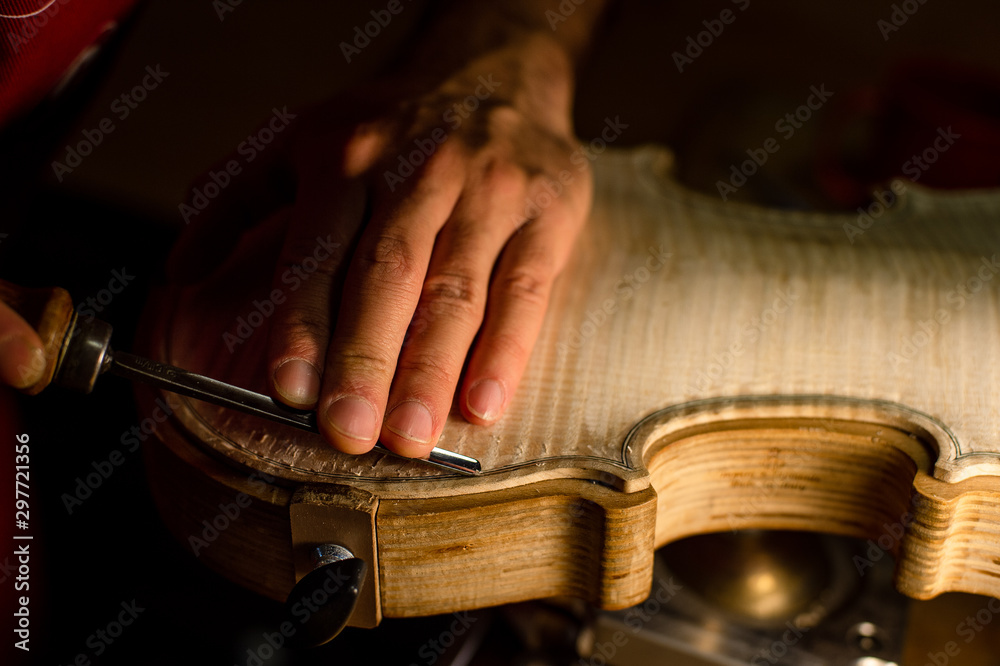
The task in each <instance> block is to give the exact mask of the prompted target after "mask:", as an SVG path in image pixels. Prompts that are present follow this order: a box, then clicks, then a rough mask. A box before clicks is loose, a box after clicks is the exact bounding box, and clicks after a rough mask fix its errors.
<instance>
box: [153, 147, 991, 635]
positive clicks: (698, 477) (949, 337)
mask: <svg viewBox="0 0 1000 666" xmlns="http://www.w3.org/2000/svg"><path fill="white" fill-rule="evenodd" d="M671 159H672V158H671V156H670V154H669V153H667V152H666V151H664V150H660V149H655V148H642V149H637V150H631V151H608V152H606V153H605V154H604V155H602V156H601V157H599V158H598V159H597V161H596V162H595V163H594V170H595V203H594V209H593V211H592V214H591V218H590V220H589V222H588V224H587V227H586V228H585V230H584V232H583V234H582V236H581V237H580V239H579V240H578V243H577V246H576V248H575V251H574V254H573V258H572V260H571V262H570V264H569V266H568V267H567V269H566V270H565V272H564V273H563V274H562V275H561V276H560V278H559V280H558V281H557V283H556V286H555V288H554V291H553V294H552V299H551V305H550V309H549V312H548V314H547V318H546V321H545V325H544V328H543V330H542V333H541V336H540V338H539V340H538V343H537V345H536V348H535V350H534V352H533V356H532V358H531V362H530V364H529V366H528V369H527V371H526V373H525V375H524V378H523V380H522V382H521V385H520V388H519V390H518V393H517V396H516V398H515V399H514V401H513V403H512V404H511V406H510V409H509V411H508V412H507V414H506V415H505V416H504V418H503V419H502V420H501V421H500V422H498V423H496V424H495V425H493V426H491V427H481V426H474V425H471V424H469V423H467V422H465V421H464V420H463V419H462V417H461V416H460V415H459V414H458V413H457V411H456V412H455V413H454V414H453V415H452V416H451V417H450V419H449V422H448V424H447V426H446V428H445V430H444V434H443V435H442V437H441V440H440V442H439V444H438V445H439V446H440V447H442V448H446V449H450V450H453V451H456V452H459V453H462V454H465V455H468V456H472V457H474V458H477V459H479V460H480V462H481V463H482V467H483V470H484V472H483V474H481V475H479V476H477V477H464V476H461V475H458V474H454V473H449V472H447V471H442V470H436V469H433V468H429V467H427V466H424V465H420V464H417V463H413V462H407V461H404V460H400V459H398V458H393V457H388V456H385V455H382V454H378V453H370V454H366V455H363V456H357V457H353V456H347V455H344V454H341V453H339V452H337V451H335V450H333V449H332V448H331V447H330V446H328V445H327V444H326V443H325V442H324V441H323V440H322V439H321V438H320V437H319V436H318V435H313V434H310V433H307V432H303V431H298V430H295V429H292V428H289V427H285V426H281V425H275V424H273V423H269V422H265V421H262V420H260V419H258V418H256V417H252V416H246V415H243V414H238V413H235V412H232V411H229V410H226V409H223V408H219V407H214V406H212V405H208V404H205V403H201V402H199V401H196V400H191V399H187V398H182V397H179V396H167V395H166V394H160V393H157V392H154V391H152V390H146V391H145V392H143V393H141V394H140V397H141V404H142V405H143V406H142V407H140V409H147V410H151V409H152V408H153V405H154V400H157V399H160V400H166V401H168V404H169V406H170V407H171V410H170V411H171V412H172V414H171V416H170V418H169V419H168V420H167V421H166V422H165V423H164V424H162V425H161V426H160V427H159V428H158V429H157V432H156V435H157V438H156V441H155V442H153V443H152V444H151V445H149V446H148V447H147V469H148V474H149V478H150V487H151V489H152V492H153V495H154V498H155V499H156V501H157V504H158V506H159V508H160V511H161V513H162V514H163V518H164V520H165V522H166V524H167V526H168V527H169V528H170V529H171V531H172V532H173V533H174V534H175V535H176V536H177V537H178V538H179V539H180V540H181V541H182V542H184V543H185V544H187V545H188V546H189V547H190V548H191V549H192V551H193V552H195V554H196V555H197V556H198V557H199V558H200V559H202V560H203V561H204V562H205V563H206V564H208V565H209V566H210V567H212V568H214V569H216V570H218V571H219V572H220V573H222V574H223V575H225V576H227V577H228V578H230V579H232V580H234V581H236V582H238V583H240V584H242V585H244V586H246V587H248V588H250V589H253V590H256V591H257V592H259V593H261V594H264V595H267V596H270V597H273V598H276V599H284V598H285V596H287V595H288V593H289V591H290V590H291V588H292V586H293V585H294V584H295V582H296V580H298V579H299V578H301V577H302V576H304V575H305V574H306V573H307V572H308V571H309V570H310V566H311V565H310V562H309V559H308V552H309V550H310V549H311V548H312V547H315V546H316V545H319V544H323V543H337V544H341V545H343V546H345V547H347V548H349V549H350V550H351V551H352V552H354V553H355V554H356V555H357V556H359V557H362V558H363V559H365V560H366V561H367V562H368V564H369V567H368V574H367V575H368V579H367V580H366V582H365V585H364V588H363V590H362V597H361V600H360V602H359V604H358V606H357V607H356V609H355V611H354V615H353V616H352V619H351V624H352V625H355V626H374V625H375V624H377V623H378V622H379V621H380V619H381V618H382V617H411V616H420V615H429V614H436V613H444V612H452V611H458V610H467V609H473V608H480V607H485V606H492V605H497V604H503V603H511V602H517V601H523V600H528V599H536V598H543V597H552V596H561V595H570V596H576V597H581V598H583V599H586V600H588V601H590V602H592V603H594V604H596V605H598V606H600V607H602V608H608V609H615V608H624V607H627V606H630V605H633V604H635V603H638V602H640V601H642V600H643V599H644V598H645V597H646V596H647V594H648V593H649V588H650V584H651V581H652V572H653V552H654V550H655V549H657V548H659V547H661V546H663V545H665V544H667V543H670V542H672V541H675V540H678V539H681V538H684V537H687V536H691V535H696V534H704V533H710V532H719V531H727V530H736V529H779V530H786V529H787V530H808V531H819V532H827V533H832V534H839V535H846V536H851V537H858V538H861V539H865V540H871V542H872V544H874V551H873V549H869V551H868V553H869V554H868V557H869V558H872V557H874V556H875V554H877V553H881V554H890V555H893V556H894V557H896V561H897V571H896V585H897V587H898V588H899V589H900V590H901V591H902V592H904V593H906V594H907V595H909V596H911V597H914V598H918V599H926V598H930V597H933V596H936V595H938V594H940V593H942V592H947V591H964V592H972V593H978V594H986V595H991V596H1000V564H998V563H1000V539H998V538H997V534H1000V478H998V476H1000V402H998V401H997V399H996V396H998V395H1000V373H998V372H997V371H996V368H997V367H1000V263H998V262H997V257H996V255H995V254H994V252H995V251H996V249H997V248H1000V227H998V225H997V224H996V219H997V217H998V213H1000V193H998V192H994V191H979V192H975V191H969V192H959V193H940V192H932V191H930V190H927V189H924V188H920V187H919V186H916V185H911V184H909V183H907V184H905V186H904V185H903V184H902V183H897V184H895V185H894V186H893V191H894V196H893V197H892V199H893V201H892V203H890V202H889V200H888V198H887V197H883V199H884V200H883V201H882V202H879V201H878V199H877V200H876V203H877V205H876V204H873V205H872V207H870V208H869V209H868V210H867V211H860V212H858V213H854V214H846V215H842V214H837V215H831V214H822V213H803V212H788V211H778V210H769V209H764V208H760V207H755V206H749V205H743V204H734V203H726V202H723V201H721V200H719V199H718V198H715V197H710V196H707V195H703V194H698V193H694V192H691V191H688V190H686V189H684V188H683V187H681V186H680V185H678V184H677V183H676V182H674V181H673V180H672V179H671V177H670V170H671V166H672V162H671ZM900 192H901V193H900ZM274 233H276V230H275V229H261V230H258V231H256V232H253V233H251V234H249V235H248V237H247V238H246V239H244V243H245V245H246V247H247V248H249V249H250V250H252V251H251V252H244V253H242V254H241V256H242V258H241V259H239V260H233V261H230V263H228V264H226V265H225V266H223V267H222V269H221V270H220V271H218V272H217V273H216V274H214V275H213V276H212V277H211V278H210V279H209V280H207V281H206V282H205V283H204V284H201V285H198V286H196V287H192V288H185V289H179V288H177V289H171V290H169V291H165V292H164V293H163V294H161V295H160V296H159V297H158V300H157V301H156V302H155V307H152V308H151V309H150V311H149V313H148V317H147V321H146V323H145V330H146V334H145V337H144V342H143V345H144V346H145V347H146V348H145V349H144V351H145V352H146V353H147V354H148V355H150V356H151V357H152V358H155V359H157V360H161V361H164V362H167V363H171V364H174V365H177V366H180V367H183V368H186V369H188V370H192V371H194V372H199V373H202V374H206V375H208V376H211V377H215V378H217V379H221V380H224V381H227V382H230V383H233V384H237V385H241V386H245V387H247V388H251V389H255V390H259V391H263V390H264V384H263V378H262V377H261V376H260V369H261V368H262V367H264V366H263V363H262V359H263V355H264V350H265V347H266V337H267V330H266V329H267V326H266V319H267V303H266V302H265V301H266V300H267V298H268V294H269V293H270V291H271V285H270V279H271V273H270V271H269V270H265V271H261V270H259V267H260V266H268V265H270V266H273V265H274V263H273V257H274V252H275V249H276V247H277V246H276V244H275V243H274V242H273V238H272V237H271V236H269V234H272V235H273V234H274ZM248 257H253V258H248ZM268 261H270V262H271V263H270V264H268V263H267V262H268ZM255 267H256V270H254V269H255ZM253 313H257V314H256V315H254V314H253ZM431 316H433V315H431ZM241 322H242V324H241ZM258 322H259V323H258ZM234 336H235V338H234ZM236 340H238V342H236ZM878 556H879V557H881V555H878ZM862 560H865V558H862ZM855 563H856V565H857V566H858V568H859V573H861V574H863V573H864V570H865V564H864V561H862V562H858V561H857V560H856V562H855ZM868 564H869V565H870V564H871V562H870V561H869V562H868Z"/></svg>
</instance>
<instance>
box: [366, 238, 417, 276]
mask: <svg viewBox="0 0 1000 666" xmlns="http://www.w3.org/2000/svg"><path fill="white" fill-rule="evenodd" d="M365 260H366V261H365V263H366V264H367V266H366V268H367V271H368V273H369V275H370V276H371V277H372V278H373V279H374V280H375V281H377V282H380V283H389V284H401V285H404V286H408V285H412V284H414V283H416V282H417V280H418V279H419V277H420V274H421V272H422V271H421V270H420V269H419V268H418V266H417V259H416V256H415V254H414V252H413V249H412V248H411V247H410V245H409V244H408V243H407V242H406V241H404V240H402V239H400V238H396V237H393V236H390V235H382V236H380V237H379V238H378V239H377V240H376V241H375V243H374V244H373V246H372V248H371V250H370V251H369V252H368V253H367V256H366V257H365Z"/></svg>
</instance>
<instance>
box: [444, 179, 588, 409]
mask: <svg viewBox="0 0 1000 666" xmlns="http://www.w3.org/2000/svg"><path fill="white" fill-rule="evenodd" d="M583 195H584V196H582V197H579V198H578V199H577V200H575V201H574V200H571V199H569V198H568V197H567V198H562V199H556V200H555V202H554V203H553V204H552V205H551V206H550V207H548V208H546V209H545V210H543V211H542V212H541V214H540V215H539V216H538V218H537V219H535V220H532V221H531V222H529V223H528V224H526V225H525V226H524V227H523V228H522V230H521V231H520V232H519V233H518V234H517V235H515V236H514V237H513V238H511V239H510V241H509V242H508V243H507V246H506V248H505V249H504V251H503V256H502V257H501V259H500V261H499V263H498V265H497V268H496V271H495V275H494V277H493V280H492V284H491V285H490V295H489V306H488V311H487V313H486V318H485V320H484V322H483V326H482V329H481V331H480V335H479V340H478V341H477V342H476V345H475V349H474V350H473V351H472V354H471V356H470V358H469V364H468V367H467V368H466V371H465V377H464V379H463V382H462V389H461V391H460V393H459V406H460V408H461V410H462V415H463V416H464V417H465V418H466V419H467V420H468V421H470V422H472V423H476V424H480V425H486V424H489V423H493V422H495V421H496V420H497V419H499V418H500V417H501V416H502V415H503V413H504V412H505V411H506V409H507V406H508V405H509V403H510V400H511V398H512V397H513V395H514V392H515V390H516V389H517V386H518V384H519V383H520V381H521V376H522V375H523V374H524V369H525V367H526V366H527V364H528V360H529V358H530V356H531V351H532V349H533V347H534V345H535V341H536V339H537V338H538V334H539V331H540V330H541V327H542V322H543V320H544V318H545V311H546V308H547V307H548V302H549V295H550V294H551V291H552V284H553V282H554V281H555V279H556V277H557V276H558V275H559V273H560V272H561V271H562V269H563V267H564V266H565V265H566V262H567V261H568V259H569V255H570V251H571V248H572V246H573V242H574V240H575V238H576V236H577V235H578V234H579V232H580V229H581V228H582V225H583V221H584V217H585V214H586V210H587V208H588V207H589V196H590V194H589V186H587V187H586V188H585V190H584V192H583Z"/></svg>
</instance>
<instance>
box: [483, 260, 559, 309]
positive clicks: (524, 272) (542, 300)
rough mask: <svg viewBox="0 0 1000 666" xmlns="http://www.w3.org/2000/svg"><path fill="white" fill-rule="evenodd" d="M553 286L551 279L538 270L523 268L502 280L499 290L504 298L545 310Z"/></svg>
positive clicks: (498, 286) (499, 283) (498, 285)
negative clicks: (550, 288)
mask: <svg viewBox="0 0 1000 666" xmlns="http://www.w3.org/2000/svg"><path fill="white" fill-rule="evenodd" d="M551 284H552V280H551V278H550V277H549V276H548V275H547V274H546V273H545V272H543V271H541V270H539V269H538V268H521V269H518V270H514V271H512V272H511V273H510V274H508V275H506V276H504V277H503V278H501V279H500V280H499V282H498V283H497V288H498V290H499V291H500V293H501V295H502V296H504V297H508V298H511V299H514V300H517V301H520V302H523V303H528V304H531V305H535V306H538V307H542V308H544V306H545V304H546V303H547V302H548V298H549V287H550V285H551Z"/></svg>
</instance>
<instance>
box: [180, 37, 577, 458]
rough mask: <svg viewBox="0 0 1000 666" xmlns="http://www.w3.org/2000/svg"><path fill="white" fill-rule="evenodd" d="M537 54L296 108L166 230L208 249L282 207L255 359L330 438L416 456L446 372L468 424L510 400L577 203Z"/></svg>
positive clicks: (186, 260)
mask: <svg viewBox="0 0 1000 666" xmlns="http://www.w3.org/2000/svg"><path fill="white" fill-rule="evenodd" d="M524 49H528V50H529V51H531V52H525V51H524ZM532 49H533V51H532ZM553 61H555V62H556V63H558V62H559V54H557V53H553V52H552V49H551V48H550V47H548V46H546V45H528V46H521V47H519V49H518V50H516V51H515V52H504V53H502V54H500V55H499V56H495V57H493V56H491V57H487V58H483V59H480V60H478V61H474V62H472V63H470V64H468V65H467V66H465V67H463V68H462V70H461V71H458V72H454V73H452V74H451V75H450V76H448V77H446V78H444V79H443V80H437V81H434V82H426V81H420V80H415V79H414V78H412V77H411V78H407V79H405V80H404V79H397V80H391V81H386V82H383V83H381V84H378V85H376V86H371V87H369V88H367V89H365V90H363V91H360V92H357V93H353V94H350V95H346V96H341V97H339V98H337V99H335V100H333V101H331V102H328V103H326V104H324V105H321V106H319V107H316V108H314V109H311V110H310V111H308V112H304V113H302V114H300V116H299V117H297V118H295V119H294V121H293V124H292V126H291V127H290V128H289V130H287V133H285V134H283V135H281V136H280V139H281V143H280V144H278V143H277V142H275V146H274V147H269V148H268V149H267V150H266V151H261V153H260V155H258V156H257V157H256V160H255V163H253V164H249V165H247V166H248V167H252V170H249V169H248V170H247V171H246V172H245V173H243V174H241V175H239V176H234V178H233V183H232V185H230V186H229V187H228V188H226V189H224V190H223V191H222V192H221V193H220V194H219V196H218V197H217V198H216V199H214V200H213V201H212V202H211V206H210V207H208V208H207V209H206V210H205V211H204V213H203V214H201V215H199V216H198V217H197V218H195V219H193V220H192V222H191V224H190V226H189V228H188V229H187V230H186V232H185V234H184V235H183V237H182V239H181V241H180V242H179V244H178V247H177V249H176V250H175V253H174V256H173V257H172V260H171V268H173V269H174V271H176V270H177V269H178V267H183V266H184V265H185V264H186V265H189V266H190V265H200V264H201V265H210V264H215V263H218V257H219V256H221V255H220V253H219V252H218V251H217V249H218V247H219V246H220V245H222V246H227V245H228V246H229V247H230V248H231V247H232V246H233V245H234V244H235V241H236V237H237V236H238V232H239V231H240V230H242V229H245V228H248V227H249V226H250V225H252V224H255V223H257V222H259V221H260V220H261V219H263V218H264V217H266V216H267V215H268V214H270V213H272V212H274V211H275V210H276V209H278V208H280V207H282V206H283V207H284V210H283V213H284V214H286V215H287V217H288V219H289V222H288V227H287V231H286V235H285V240H284V247H283V249H282V251H281V255H280V259H279V261H278V264H277V267H276V268H275V269H274V282H273V287H274V289H275V290H281V291H282V295H283V298H282V299H281V300H282V301H283V302H282V303H280V304H279V305H278V306H277V308H276V311H275V313H274V314H273V315H272V316H271V318H270V322H269V324H270V333H269V353H268V361H267V363H268V365H267V376H268V377H269V378H270V385H271V387H272V393H273V395H274V397H275V398H276V399H279V400H281V401H282V402H285V403H286V404H288V405H291V406H293V407H299V408H314V407H315V408H316V409H317V413H318V419H317V420H318V423H319V426H320V430H321V431H322V433H323V435H324V436H325V437H326V438H327V439H328V440H329V441H330V442H331V443H332V444H333V445H334V446H335V447H336V448H338V449H340V450H342V451H345V452H348V453H363V452H365V451H368V450H369V449H371V448H372V446H374V444H375V443H376V441H379V440H380V441H382V442H383V443H384V444H386V445H387V446H388V447H389V448H391V449H393V450H395V451H396V452H398V453H401V454H403V455H407V456H415V457H422V456H425V455H426V454H427V452H428V451H429V450H430V448H431V447H433V446H434V444H435V442H436V441H437V439H438V437H439V435H440V434H441V430H442V428H443V427H444V424H445V420H446V418H447V416H448V413H449V412H450V410H451V406H452V403H453V399H454V397H455V391H456V387H458V386H459V383H460V380H461V386H460V390H459V392H458V400H457V402H458V406H459V408H460V410H461V412H462V414H463V415H464V416H465V418H466V419H468V420H469V421H470V422H472V423H476V424H489V423H492V422H494V421H496V420H497V419H499V418H500V417H501V416H502V414H503V413H504V411H505V410H506V408H507V406H508V405H509V404H510V401H511V399H512V397H513V395H514V391H515V390H516V388H517V385H518V382H519V380H520V378H521V375H522V373H523V371H524V368H525V365H526V363H527V361H528V358H529V356H530V353H531V350H532V347H533V345H534V342H535V339H536V337H537V335H538V332H539V329H540V327H541V323H542V319H543V317H544V314H545V310H546V306H547V303H548V297H549V292H550V289H551V286H552V283H553V281H554V280H555V278H556V276H557V275H558V273H559V272H560V270H561V269H562V268H563V266H564V265H565V264H566V262H567V260H568V258H569V255H570V251H571V248H572V245H573V241H574V239H575V238H576V236H577V235H578V233H579V231H580V229H581V228H582V225H583V223H584V220H585V218H586V215H587V212H588V210H589V205H590V196H591V180H590V172H589V164H588V162H587V160H585V159H582V160H581V159H574V151H577V150H578V148H577V144H576V142H575V140H574V138H573V134H572V128H571V123H570V119H569V97H570V94H571V88H572V86H571V84H570V82H569V81H568V79H569V78H570V77H571V67H570V65H569V63H568V62H566V63H565V66H564V68H563V71H562V72H561V74H562V75H564V76H565V77H566V79H567V80H566V81H563V82H561V81H560V80H559V76H558V75H557V74H555V73H554V72H556V71H557V70H558V69H559V68H558V65H556V66H553V65H552V63H553ZM540 62H543V63H546V64H545V65H544V69H545V72H544V74H545V75H544V76H543V75H541V73H540V72H539V71H538V68H537V67H536V65H534V64H533V63H540ZM473 107H475V108H473ZM578 157H579V155H578ZM288 182H294V195H293V196H292V197H291V198H290V199H289V198H288V194H289V192H288V191H289V189H291V188H288V187H287V183H288ZM282 195H284V196H282ZM223 254H224V253H223ZM213 256H214V257H216V258H215V259H212V258H211V257H213ZM284 297H287V298H284ZM463 367H464V368H465V369H464V373H463Z"/></svg>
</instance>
